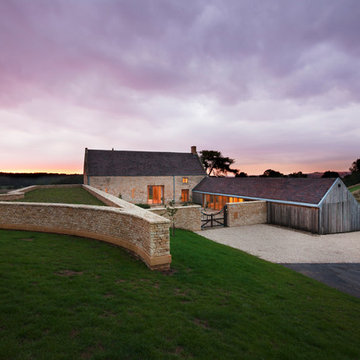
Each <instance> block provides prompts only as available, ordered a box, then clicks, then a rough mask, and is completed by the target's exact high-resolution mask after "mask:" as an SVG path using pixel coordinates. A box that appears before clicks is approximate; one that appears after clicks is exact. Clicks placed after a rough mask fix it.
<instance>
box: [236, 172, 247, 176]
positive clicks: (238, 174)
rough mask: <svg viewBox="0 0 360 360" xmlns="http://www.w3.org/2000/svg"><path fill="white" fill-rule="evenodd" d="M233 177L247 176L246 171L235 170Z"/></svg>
mask: <svg viewBox="0 0 360 360" xmlns="http://www.w3.org/2000/svg"><path fill="white" fill-rule="evenodd" d="M235 177H248V174H247V173H246V172H243V171H241V172H237V174H236V175H235Z"/></svg>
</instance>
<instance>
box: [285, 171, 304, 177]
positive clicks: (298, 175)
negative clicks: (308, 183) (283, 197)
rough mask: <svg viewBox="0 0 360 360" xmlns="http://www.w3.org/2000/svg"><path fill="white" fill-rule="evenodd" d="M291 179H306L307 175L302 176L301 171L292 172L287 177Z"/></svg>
mask: <svg viewBox="0 0 360 360" xmlns="http://www.w3.org/2000/svg"><path fill="white" fill-rule="evenodd" d="M288 176H289V177H291V178H307V174H303V173H302V171H298V172H293V173H291V174H289V175H288Z"/></svg>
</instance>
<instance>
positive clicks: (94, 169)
mask: <svg viewBox="0 0 360 360" xmlns="http://www.w3.org/2000/svg"><path fill="white" fill-rule="evenodd" d="M84 170H85V172H86V174H87V175H89V176H173V175H178V176H190V175H204V176H205V175H206V174H205V171H204V169H203V167H202V165H201V163H200V160H199V157H198V156H197V155H194V154H191V153H175V152H151V151H117V150H90V149H89V150H87V152H86V150H85V165H84Z"/></svg>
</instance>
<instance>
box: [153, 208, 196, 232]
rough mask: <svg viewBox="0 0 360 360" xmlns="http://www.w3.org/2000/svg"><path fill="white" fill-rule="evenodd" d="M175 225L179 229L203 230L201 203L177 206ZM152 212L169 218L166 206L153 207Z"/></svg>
mask: <svg viewBox="0 0 360 360" xmlns="http://www.w3.org/2000/svg"><path fill="white" fill-rule="evenodd" d="M175 208H176V209H177V210H178V211H177V212H176V214H175V227H177V228H179V229H185V230H191V231H200V230H201V207H200V206H199V205H189V206H176V207H175ZM150 211H151V212H153V213H155V214H158V215H160V216H163V217H165V218H167V219H169V216H168V215H167V213H166V209H165V208H153V209H150Z"/></svg>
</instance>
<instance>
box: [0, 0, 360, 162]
mask: <svg viewBox="0 0 360 360" xmlns="http://www.w3.org/2000/svg"><path fill="white" fill-rule="evenodd" d="M359 18H360V2H358V1H357V0H344V1H341V2H340V1H335V0H330V1H329V0H318V1H310V0H304V1H297V2H290V1H287V0H277V1H267V0H261V1H260V0H257V1H253V0H251V1H250V0H247V1H239V0H233V1H226V2H224V1H220V0H214V1H205V0H194V1H191V2H182V1H175V0H173V1H170V0H162V1H153V0H148V1H143V0H141V1H140V0H137V1H134V0H132V1H121V2H119V1H111V0H108V1H99V0H87V1H85V0H83V1H70V0H62V1H60V0H53V1H45V0H34V1H25V0H19V1H17V0H12V1H6V2H5V1H3V2H1V3H0V121H1V123H2V124H4V125H3V131H4V132H6V131H8V132H9V133H12V132H13V127H12V125H11V124H10V125H9V123H11V121H9V119H14V118H16V119H17V121H16V123H17V127H16V128H18V127H19V126H20V125H21V124H22V126H23V128H24V129H32V130H27V131H30V132H31V131H34V133H33V134H32V136H30V137H29V136H24V135H21V134H20V135H19V134H18V135H19V136H20V137H21V136H24V139H25V138H26V141H29V143H32V142H34V141H39V139H40V140H41V139H42V138H44V137H46V136H47V135H45V134H44V133H43V132H44V131H45V130H44V129H46V131H47V132H49V133H51V129H56V131H55V132H54V134H53V135H52V133H51V136H50V137H49V138H50V139H51V141H52V143H53V144H57V145H56V146H57V149H58V148H60V149H61V148H62V146H61V144H66V145H64V147H66V148H67V149H68V148H71V149H72V151H74V149H76V147H85V146H91V144H88V143H89V142H92V143H95V144H96V145H97V146H99V147H101V146H102V147H112V146H115V147H116V145H115V144H114V143H116V142H117V143H119V144H120V145H121V147H124V148H138V147H143V148H148V149H151V148H158V149H160V150H166V149H174V148H175V150H179V151H183V150H184V147H185V148H187V147H188V146H184V140H183V139H189V140H191V143H198V144H199V146H200V145H201V144H202V145H203V146H204V147H208V148H210V147H214V148H215V147H216V148H224V151H230V152H231V153H232V154H233V155H232V156H233V157H236V158H237V159H238V160H239V161H241V159H242V158H244V156H243V154H246V156H247V158H250V159H252V161H253V162H256V161H260V160H264V161H265V160H266V161H268V162H270V161H271V162H276V161H277V162H281V161H288V162H289V163H291V161H292V159H295V160H296V161H297V162H301V161H303V162H306V161H308V162H311V161H312V159H313V157H315V158H318V160H319V163H320V162H321V161H324V160H325V159H326V156H327V157H328V158H331V157H333V158H335V157H336V156H339V155H338V154H341V157H342V158H344V159H345V158H349V159H350V158H351V157H354V156H357V154H354V152H356V151H358V150H357V149H358V147H357V144H358V143H359V140H360V134H359V125H358V117H359V104H358V103H359V100H360V98H359V96H360V95H359V94H360V91H359V90H360V85H359V84H360V68H359V66H358V65H357V63H358V58H359V54H360V43H359V41H358V34H359V33H360V22H359ZM345 121H346V125H347V127H346V128H344V127H342V126H337V124H344V122H345ZM319 124H321V126H320V125H319ZM333 124H336V126H335V125H334V126H333ZM324 129H325V130H324ZM55 133H56V134H62V136H63V138H61V137H59V136H56V135H55ZM12 134H13V133H12ZM150 134H151V136H150ZM15 137H16V136H15V135H14V134H13V135H12V136H11V137H9V139H13V138H15ZM79 139H80V141H79V142H77V140H79ZM109 143H112V146H110V145H109V146H107V144H109ZM58 144H60V145H58ZM69 144H70V145H69ZM331 144H332V145H331ZM6 146H7V148H9V147H11V141H8V142H7V145H6ZM53 146H55V145H53ZM50 147H51V146H50ZM328 148H329V150H326V151H324V149H328ZM54 152H55V153H56V154H60V153H61V151H60V152H59V151H58V150H56V151H55V150H54ZM65 153H66V154H67V153H68V152H67V151H65ZM81 153H82V150H81ZM257 154H259V155H257ZM281 154H282V155H281ZM289 154H290V155H289ZM316 154H318V155H316ZM58 156H60V157H61V155H58ZM78 156H79V157H80V158H81V157H82V154H80V151H79V154H78ZM246 161H247V160H246Z"/></svg>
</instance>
